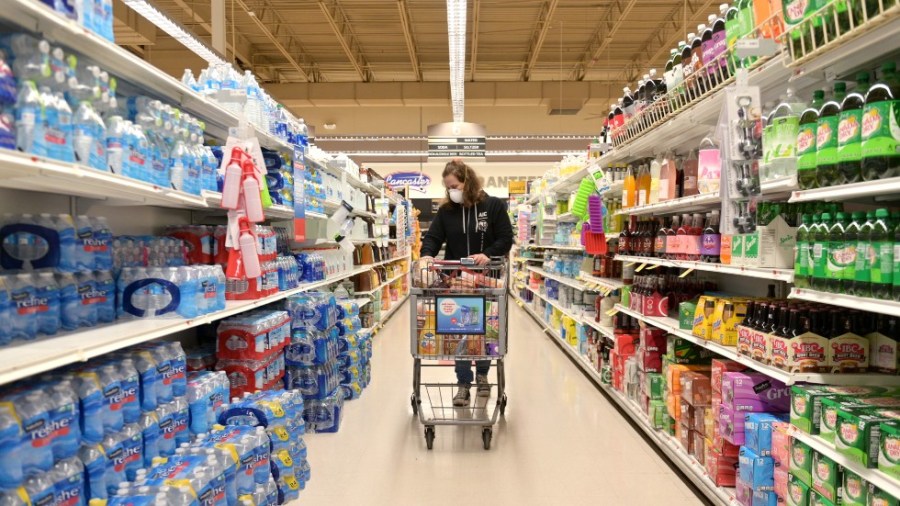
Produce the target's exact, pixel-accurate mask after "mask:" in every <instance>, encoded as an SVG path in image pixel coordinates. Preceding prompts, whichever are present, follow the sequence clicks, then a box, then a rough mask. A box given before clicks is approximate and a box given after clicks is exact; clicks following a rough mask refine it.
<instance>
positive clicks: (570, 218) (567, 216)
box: [556, 213, 580, 223]
mask: <svg viewBox="0 0 900 506" xmlns="http://www.w3.org/2000/svg"><path fill="white" fill-rule="evenodd" d="M579 219H580V218H578V216H575V215H574V214H572V213H563V214H559V215H557V216H556V221H560V222H563V223H574V222H578V221H579Z"/></svg>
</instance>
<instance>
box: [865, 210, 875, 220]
mask: <svg viewBox="0 0 900 506" xmlns="http://www.w3.org/2000/svg"><path fill="white" fill-rule="evenodd" d="M866 219H867V220H874V219H875V211H869V212H867V213H866Z"/></svg>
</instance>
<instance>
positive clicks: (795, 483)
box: [785, 473, 809, 506]
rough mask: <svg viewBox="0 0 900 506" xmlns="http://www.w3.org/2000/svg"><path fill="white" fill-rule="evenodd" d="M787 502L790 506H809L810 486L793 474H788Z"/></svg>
mask: <svg viewBox="0 0 900 506" xmlns="http://www.w3.org/2000/svg"><path fill="white" fill-rule="evenodd" d="M785 502H786V503H787V505H788V506H809V485H808V484H806V483H804V482H803V480H801V479H800V478H798V477H796V476H795V475H794V474H793V473H789V474H788V485H787V496H786V497H785Z"/></svg>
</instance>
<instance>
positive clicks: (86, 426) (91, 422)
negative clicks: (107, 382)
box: [67, 371, 104, 444]
mask: <svg viewBox="0 0 900 506" xmlns="http://www.w3.org/2000/svg"><path fill="white" fill-rule="evenodd" d="M67 377H69V379H70V381H71V382H72V386H73V388H74V391H75V394H76V395H77V396H78V421H79V427H80V429H81V437H82V439H83V440H84V443H86V444H97V443H99V442H101V441H102V440H103V434H104V429H103V390H102V389H101V387H100V378H99V376H98V375H97V374H96V373H94V372H91V371H85V372H80V373H78V374H75V375H72V376H67Z"/></svg>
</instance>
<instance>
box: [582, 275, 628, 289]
mask: <svg viewBox="0 0 900 506" xmlns="http://www.w3.org/2000/svg"><path fill="white" fill-rule="evenodd" d="M581 281H582V282H584V284H585V288H587V287H588V286H591V285H597V286H600V287H603V288H605V289H607V290H618V289H620V288H622V286H623V285H624V283H622V280H620V279H611V278H598V277H596V276H592V275H590V274H588V273H586V272H584V271H581Z"/></svg>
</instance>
